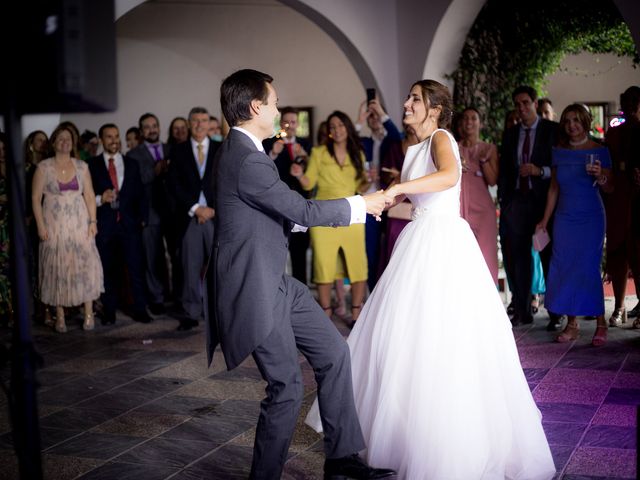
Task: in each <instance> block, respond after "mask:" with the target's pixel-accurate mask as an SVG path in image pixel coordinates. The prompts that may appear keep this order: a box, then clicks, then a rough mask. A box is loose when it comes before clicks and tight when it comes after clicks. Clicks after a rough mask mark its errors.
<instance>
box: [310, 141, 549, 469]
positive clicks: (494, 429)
mask: <svg viewBox="0 0 640 480" xmlns="http://www.w3.org/2000/svg"><path fill="white" fill-rule="evenodd" d="M437 132H438V133H437V135H442V134H443V133H444V134H446V135H447V136H448V137H449V138H450V140H451V145H452V148H453V150H454V152H455V154H456V158H457V160H458V168H459V169H460V156H459V153H458V147H457V144H456V142H455V141H454V139H453V137H452V136H451V135H450V134H449V132H446V131H445V130H438V131H437ZM434 135H435V133H434ZM431 138H433V135H432V136H431ZM431 138H429V139H427V140H425V141H423V142H421V143H419V144H418V145H414V146H412V147H409V150H408V151H407V154H406V158H405V161H404V167H403V169H402V177H401V178H402V181H403V182H404V181H407V180H412V179H415V178H419V177H422V176H424V175H427V174H429V173H432V172H435V171H436V168H435V166H434V163H433V160H432V158H431V148H430V147H431ZM409 198H410V200H411V202H412V204H413V206H414V213H413V221H412V222H411V223H410V224H409V225H407V226H406V228H405V229H404V231H403V232H402V234H401V235H400V238H399V239H398V241H397V243H396V246H395V250H394V252H393V256H392V258H391V261H390V262H389V265H388V266H387V268H386V270H385V272H384V274H383V275H382V277H381V278H380V280H379V282H378V284H377V286H376V288H375V289H374V291H373V292H372V294H371V296H370V297H369V299H368V300H367V302H366V305H365V306H364V308H363V310H362V313H361V315H360V318H359V319H358V321H357V323H356V325H355V327H354V329H353V331H352V332H351V334H350V336H349V339H348V344H349V347H350V349H351V368H352V374H353V389H354V396H355V402H356V407H357V411H358V417H359V419H360V424H361V426H362V430H363V433H364V438H365V441H366V444H367V452H366V457H367V460H368V462H369V463H370V464H371V465H374V466H381V467H387V468H394V469H396V470H397V471H398V478H401V479H410V480H419V479H427V480H444V479H447V480H448V479H458V480H477V479H492V480H493V479H496V480H497V479H527V480H530V479H550V478H552V477H553V475H554V474H555V467H554V464H553V459H552V457H551V452H550V450H549V445H548V443H547V439H546V437H545V434H544V431H543V430H542V425H541V415H540V412H539V410H538V408H537V407H536V405H535V403H534V401H533V398H532V396H531V392H530V390H529V386H528V385H527V381H526V379H525V376H524V373H523V371H522V367H521V366H520V360H519V358H518V352H517V350H516V345H515V341H514V338H513V334H512V331H511V323H510V322H509V319H508V317H507V315H506V313H505V308H504V306H503V304H502V301H501V299H500V295H499V293H498V291H497V290H496V286H495V285H494V283H493V280H492V277H491V274H490V272H489V270H488V268H487V265H486V263H485V261H484V258H483V256H482V253H481V251H480V247H479V246H478V243H477V241H476V239H475V237H474V236H473V233H472V232H471V229H470V227H469V225H468V224H467V223H466V222H465V221H464V220H463V219H462V218H461V217H460V203H459V199H460V179H458V182H457V183H456V185H455V186H454V187H452V188H450V189H448V190H445V191H442V192H437V193H425V194H420V195H410V196H409ZM307 423H308V424H309V425H310V426H312V427H313V428H314V429H316V430H317V431H321V429H322V426H321V424H320V417H319V413H318V408H317V400H316V403H315V404H314V406H313V407H312V409H311V411H310V412H309V414H308V416H307Z"/></svg>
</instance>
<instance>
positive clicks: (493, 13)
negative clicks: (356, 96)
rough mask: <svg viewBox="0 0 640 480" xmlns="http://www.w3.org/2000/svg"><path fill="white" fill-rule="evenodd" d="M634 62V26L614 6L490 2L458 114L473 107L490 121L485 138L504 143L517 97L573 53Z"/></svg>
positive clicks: (469, 53) (474, 37)
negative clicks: (513, 94) (506, 123)
mask: <svg viewBox="0 0 640 480" xmlns="http://www.w3.org/2000/svg"><path fill="white" fill-rule="evenodd" d="M582 51H587V52H591V53H613V54H616V55H618V56H625V57H632V58H633V62H634V67H636V66H637V65H640V55H638V51H637V50H636V48H635V45H634V42H633V39H632V37H631V33H630V32H629V28H628V26H627V25H626V24H625V23H624V20H623V19H622V17H621V15H620V12H619V11H618V9H617V8H616V6H615V5H614V4H613V2H612V1H611V0H600V1H596V0H580V1H573V0H555V1H551V0H541V1H537V2H513V1H510V0H488V1H487V3H486V4H485V6H484V7H483V9H482V10H481V11H480V14H479V15H478V17H477V19H476V21H475V23H474V25H473V26H472V28H471V31H470V32H469V36H468V37H467V40H466V43H465V45H464V47H463V49H462V54H461V56H460V61H459V64H458V68H457V70H456V71H455V72H453V73H452V74H451V76H450V78H452V79H453V80H454V82H455V87H454V103H455V105H456V108H457V109H458V110H461V109H462V108H464V107H465V106H469V105H473V106H475V107H476V108H478V110H480V112H481V113H482V115H483V117H484V124H485V131H484V132H483V134H484V135H483V136H484V137H485V138H487V139H488V140H490V141H493V142H496V143H499V142H500V140H501V135H502V130H503V126H504V119H505V116H506V114H507V113H508V111H509V110H510V109H511V108H512V101H511V92H512V91H513V89H514V88H516V87H517V86H518V85H531V86H532V87H534V88H536V90H537V91H538V92H539V93H540V94H541V93H543V92H544V90H543V87H544V79H545V77H547V76H548V75H550V74H552V73H553V72H555V71H556V70H557V69H558V67H559V66H560V63H561V62H562V59H563V58H564V56H565V55H566V54H568V53H579V52H582Z"/></svg>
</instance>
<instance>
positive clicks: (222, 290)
mask: <svg viewBox="0 0 640 480" xmlns="http://www.w3.org/2000/svg"><path fill="white" fill-rule="evenodd" d="M271 81H272V78H271V77H270V76H269V75H267V74H264V73H260V72H257V71H255V70H240V71H238V72H236V73H234V74H232V75H231V76H229V77H228V78H226V79H225V80H224V82H223V83H222V87H221V95H220V96H221V105H222V111H223V114H224V116H225V118H226V119H227V121H228V122H229V125H231V126H232V129H231V131H230V132H229V135H228V137H227V138H226V140H225V141H224V142H223V143H222V146H221V147H220V149H219V150H218V154H217V156H216V160H215V163H216V165H215V169H214V179H215V190H216V193H215V210H216V216H215V219H216V228H215V241H214V257H213V268H211V269H210V275H209V276H208V279H209V288H210V292H211V296H210V297H209V302H210V303H209V305H210V309H211V314H212V318H211V321H210V322H209V323H208V326H209V331H208V352H207V353H208V358H209V362H211V360H212V357H213V351H214V349H215V347H216V345H217V344H218V343H220V345H221V347H222V353H223V354H224V357H225V361H226V364H227V368H228V369H233V368H235V367H236V366H238V365H239V364H240V363H241V362H242V361H243V360H245V359H246V357H247V356H249V355H252V356H253V359H254V360H255V362H256V364H257V365H258V369H259V370H260V373H261V374H262V377H263V378H264V379H265V380H266V382H267V389H266V390H267V397H266V398H265V399H264V400H263V401H262V404H261V412H260V418H259V420H258V426H257V428H256V436H255V444H254V451H253V462H252V466H251V478H253V479H275V478H280V476H281V473H282V468H283V466H284V462H285V461H286V459H287V451H288V449H289V444H290V442H291V437H292V435H293V431H294V429H295V426H296V419H297V417H298V413H299V411H300V407H301V405H302V396H303V388H302V374H301V371H300V365H299V359H298V351H300V352H301V353H302V354H303V355H304V356H305V357H306V358H307V360H308V361H309V364H310V365H311V367H312V368H313V370H314V373H315V376H316V380H317V382H318V400H319V405H320V415H321V418H322V422H323V426H324V432H325V453H326V455H327V460H326V461H325V478H344V477H347V476H348V477H351V478H383V477H387V476H390V475H392V474H393V472H392V471H390V470H381V469H373V468H371V467H369V466H368V465H366V464H365V463H363V462H362V461H361V460H360V459H359V458H358V457H357V456H354V453H355V452H358V451H360V450H362V449H363V448H365V445H364V440H363V438H362V432H361V430H360V425H359V423H358V418H357V416H356V411H355V405H354V401H353V390H352V385H351V368H350V355H349V349H348V347H347V345H346V342H345V341H344V339H343V338H342V336H341V335H340V333H339V332H338V331H337V329H336V328H335V326H334V325H333V324H332V323H331V321H330V320H329V319H328V318H327V316H326V315H325V314H324V313H323V311H322V309H321V308H320V306H319V305H318V303H317V302H316V301H315V300H314V299H313V298H312V296H311V294H310V293H309V290H308V288H307V287H306V286H305V285H303V284H302V283H300V282H299V281H297V280H295V279H293V278H291V277H289V276H288V275H285V273H284V269H285V263H286V258H287V240H288V236H289V232H290V231H291V229H292V227H293V225H294V224H298V225H303V226H314V225H325V226H335V227H337V226H346V225H349V224H350V223H355V222H359V223H363V222H364V221H365V217H366V214H365V211H368V212H369V213H372V214H375V215H380V213H381V212H382V209H383V207H384V206H385V203H386V202H387V201H388V200H389V199H387V198H386V197H385V196H384V194H383V193H381V192H376V193H374V194H371V195H368V196H365V197H360V196H354V197H350V198H348V199H338V200H327V201H313V200H307V199H305V198H304V197H302V196H300V195H299V194H298V193H296V192H295V191H293V190H291V189H290V188H289V187H288V186H287V185H286V184H285V183H284V182H282V181H281V180H280V177H279V175H278V170H277V168H276V166H275V165H274V163H273V161H272V160H271V159H270V158H269V156H268V155H266V154H265V153H264V149H263V147H262V143H261V142H262V140H264V139H265V138H267V137H269V136H270V135H271V134H272V131H273V121H274V119H275V118H276V116H277V114H278V108H277V95H276V92H275V90H274V88H273V87H272V86H271Z"/></svg>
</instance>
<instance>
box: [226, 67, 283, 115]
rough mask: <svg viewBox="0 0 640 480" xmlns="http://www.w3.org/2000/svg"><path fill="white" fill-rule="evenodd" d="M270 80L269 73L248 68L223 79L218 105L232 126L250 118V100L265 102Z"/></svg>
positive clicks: (271, 78)
mask: <svg viewBox="0 0 640 480" xmlns="http://www.w3.org/2000/svg"><path fill="white" fill-rule="evenodd" d="M271 82H273V77H271V75H268V74H266V73H262V72H258V71H257V70H249V69H245V70H238V71H237V72H235V73H232V74H231V75H229V76H228V77H227V78H225V79H224V81H223V82H222V86H221V87H220V105H221V106H222V114H223V115H224V117H225V118H226V119H227V122H228V123H229V125H231V126H232V127H233V126H236V125H238V124H239V123H240V122H244V121H247V120H251V101H252V100H260V101H261V102H263V103H266V102H267V97H268V96H269V90H268V89H267V83H271Z"/></svg>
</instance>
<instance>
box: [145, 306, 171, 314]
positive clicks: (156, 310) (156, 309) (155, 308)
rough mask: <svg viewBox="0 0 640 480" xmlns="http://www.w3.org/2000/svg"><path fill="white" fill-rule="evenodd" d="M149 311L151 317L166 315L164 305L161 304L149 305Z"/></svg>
mask: <svg viewBox="0 0 640 480" xmlns="http://www.w3.org/2000/svg"><path fill="white" fill-rule="evenodd" d="M149 311H150V312H151V314H152V315H164V314H165V313H167V309H166V308H164V304H162V303H152V304H151V305H149Z"/></svg>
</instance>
